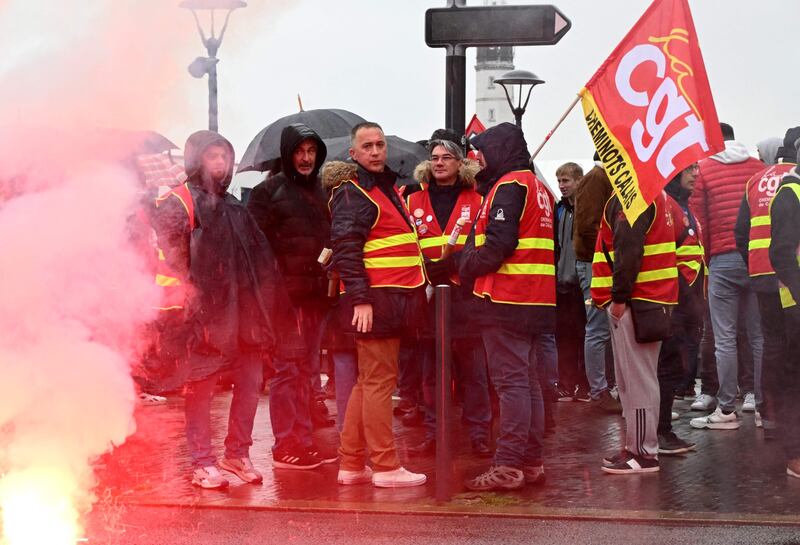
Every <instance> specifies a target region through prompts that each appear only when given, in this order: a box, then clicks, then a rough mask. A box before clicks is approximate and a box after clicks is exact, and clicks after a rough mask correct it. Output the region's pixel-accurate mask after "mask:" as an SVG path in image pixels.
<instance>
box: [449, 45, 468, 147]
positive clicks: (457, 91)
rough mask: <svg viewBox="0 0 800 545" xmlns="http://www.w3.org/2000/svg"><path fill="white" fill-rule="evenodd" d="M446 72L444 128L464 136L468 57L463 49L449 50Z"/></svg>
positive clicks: (455, 47)
mask: <svg viewBox="0 0 800 545" xmlns="http://www.w3.org/2000/svg"><path fill="white" fill-rule="evenodd" d="M445 70H446V71H447V74H446V77H445V102H444V109H445V120H444V126H445V127H447V128H448V129H453V130H454V131H455V132H456V134H464V129H465V128H466V124H467V121H466V109H467V105H466V100H467V55H466V52H465V51H464V48H463V47H461V46H459V45H457V46H454V47H448V48H447V57H446V59H445Z"/></svg>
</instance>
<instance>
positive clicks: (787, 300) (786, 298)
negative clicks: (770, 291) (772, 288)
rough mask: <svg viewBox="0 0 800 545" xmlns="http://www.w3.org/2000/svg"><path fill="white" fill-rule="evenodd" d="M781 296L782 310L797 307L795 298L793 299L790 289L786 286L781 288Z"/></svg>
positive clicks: (779, 291)
mask: <svg viewBox="0 0 800 545" xmlns="http://www.w3.org/2000/svg"><path fill="white" fill-rule="evenodd" d="M778 293H780V296H781V307H782V308H789V307H793V306H795V305H796V304H797V303H796V302H795V300H794V298H793V297H792V293H791V292H790V291H789V288H787V287H786V286H781V287H780V289H779V290H778Z"/></svg>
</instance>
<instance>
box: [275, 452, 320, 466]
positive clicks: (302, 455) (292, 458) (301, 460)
mask: <svg viewBox="0 0 800 545" xmlns="http://www.w3.org/2000/svg"><path fill="white" fill-rule="evenodd" d="M321 465H322V460H320V459H319V458H318V457H317V456H315V455H314V454H312V453H311V452H309V451H307V450H305V449H300V448H298V449H286V450H283V449H280V450H273V451H272V467H276V468H278V469H315V468H318V467H319V466H321Z"/></svg>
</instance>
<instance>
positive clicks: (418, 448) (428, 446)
mask: <svg viewBox="0 0 800 545" xmlns="http://www.w3.org/2000/svg"><path fill="white" fill-rule="evenodd" d="M408 454H409V456H433V455H434V454H436V441H435V440H433V439H425V440H423V441H422V442H421V443H418V444H416V445H414V446H412V447H408Z"/></svg>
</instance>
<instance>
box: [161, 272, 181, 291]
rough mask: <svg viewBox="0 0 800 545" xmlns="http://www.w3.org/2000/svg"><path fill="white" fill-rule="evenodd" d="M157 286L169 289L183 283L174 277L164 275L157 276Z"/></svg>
mask: <svg viewBox="0 0 800 545" xmlns="http://www.w3.org/2000/svg"><path fill="white" fill-rule="evenodd" d="M156 285H158V286H161V287H162V288H168V287H170V286H180V285H181V281H180V280H178V279H177V278H175V277H173V276H165V275H163V274H157V275H156Z"/></svg>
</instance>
